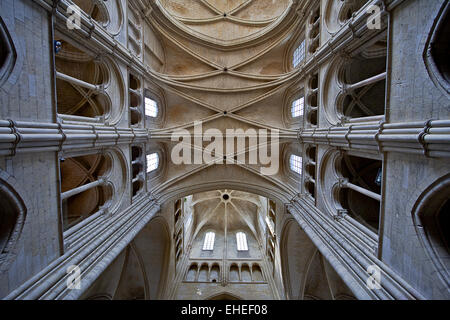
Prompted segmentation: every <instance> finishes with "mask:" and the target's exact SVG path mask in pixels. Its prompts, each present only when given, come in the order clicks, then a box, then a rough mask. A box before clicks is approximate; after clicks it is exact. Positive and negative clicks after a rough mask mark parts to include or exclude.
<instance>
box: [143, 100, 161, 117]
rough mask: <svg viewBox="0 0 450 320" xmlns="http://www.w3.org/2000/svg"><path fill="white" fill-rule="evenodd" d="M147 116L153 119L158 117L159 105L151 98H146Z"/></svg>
mask: <svg viewBox="0 0 450 320" xmlns="http://www.w3.org/2000/svg"><path fill="white" fill-rule="evenodd" d="M145 115H146V116H147V117H152V118H156V117H157V116H158V103H157V102H156V101H155V100H153V99H150V98H149V97H145Z"/></svg>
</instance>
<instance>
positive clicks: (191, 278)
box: [185, 263, 198, 282]
mask: <svg viewBox="0 0 450 320" xmlns="http://www.w3.org/2000/svg"><path fill="white" fill-rule="evenodd" d="M197 271H198V265H197V263H193V264H191V266H190V267H189V270H188V272H187V274H186V278H185V279H186V281H188V282H195V281H196V280H197Z"/></svg>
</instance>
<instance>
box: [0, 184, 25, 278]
mask: <svg viewBox="0 0 450 320" xmlns="http://www.w3.org/2000/svg"><path fill="white" fill-rule="evenodd" d="M0 208H1V210H2V214H1V215H0V219H1V221H0V222H1V223H0V271H3V270H6V268H7V267H8V265H9V263H10V262H11V261H12V259H13V258H14V255H15V248H16V245H17V242H18V240H19V238H20V236H21V234H22V230H23V226H24V224H25V219H26V216H27V208H26V206H25V203H24V202H23V200H22V198H21V197H20V196H19V194H18V193H17V192H16V191H15V190H14V189H13V187H12V186H11V185H10V184H9V183H8V182H7V181H5V180H3V179H0Z"/></svg>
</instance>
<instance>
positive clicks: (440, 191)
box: [411, 175, 450, 288]
mask: <svg viewBox="0 0 450 320" xmlns="http://www.w3.org/2000/svg"><path fill="white" fill-rule="evenodd" d="M449 208H450V175H446V176H444V177H442V178H440V179H438V180H437V181H435V182H434V183H433V184H431V185H430V186H429V187H428V188H427V189H426V190H425V191H424V192H423V193H422V194H421V195H420V197H419V199H418V200H417V202H416V203H415V205H414V207H413V209H412V211H411V213H412V219H413V223H414V227H415V230H416V233H417V235H418V237H419V240H420V242H421V243H422V246H423V248H424V250H425V251H426V253H427V255H428V256H429V257H430V259H431V261H432V262H433V265H434V267H435V269H436V271H437V274H438V275H439V278H440V279H441V281H442V282H443V284H444V286H445V287H447V288H448V287H449V286H450V275H449V271H448V270H449V269H450V250H449V248H450V243H449V234H450V231H449V229H448V228H449V225H450V224H449V212H450V210H449Z"/></svg>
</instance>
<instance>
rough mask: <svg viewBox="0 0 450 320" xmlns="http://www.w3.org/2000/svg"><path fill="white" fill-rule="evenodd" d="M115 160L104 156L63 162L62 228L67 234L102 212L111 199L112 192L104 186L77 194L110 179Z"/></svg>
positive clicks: (87, 156)
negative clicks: (106, 178) (72, 228)
mask: <svg viewBox="0 0 450 320" xmlns="http://www.w3.org/2000/svg"><path fill="white" fill-rule="evenodd" d="M112 162H113V159H112V158H111V157H110V156H109V155H107V154H106V155H104V154H101V153H97V154H90V155H84V156H78V157H69V158H66V159H62V160H61V162H60V170H61V193H62V198H63V227H64V230H65V231H67V230H68V229H70V228H71V227H73V226H75V225H76V224H78V223H80V222H81V221H83V220H84V219H86V218H88V217H89V216H90V215H92V214H94V213H96V212H98V211H99V210H100V208H101V207H102V206H103V205H105V204H106V202H107V201H108V200H109V199H111V197H112V193H113V191H112V189H111V187H110V186H109V185H107V184H101V185H98V186H95V187H92V188H89V189H86V190H83V191H80V192H76V193H75V194H70V193H69V192H71V191H74V190H81V189H80V188H83V187H84V186H86V185H89V184H92V183H96V182H98V181H99V180H101V179H102V178H104V177H106V176H108V175H110V171H111V168H112ZM67 194H68V196H65V195H67Z"/></svg>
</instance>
